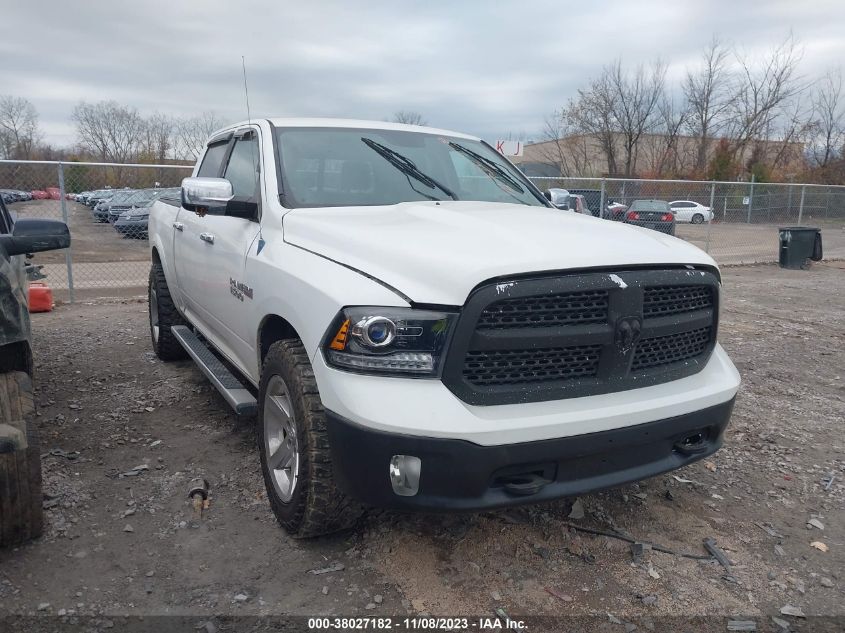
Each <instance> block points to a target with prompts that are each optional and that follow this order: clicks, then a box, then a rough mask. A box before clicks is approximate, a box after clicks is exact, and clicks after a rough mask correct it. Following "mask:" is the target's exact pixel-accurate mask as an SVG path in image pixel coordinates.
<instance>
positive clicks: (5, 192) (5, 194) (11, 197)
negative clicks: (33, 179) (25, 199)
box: [0, 189, 18, 204]
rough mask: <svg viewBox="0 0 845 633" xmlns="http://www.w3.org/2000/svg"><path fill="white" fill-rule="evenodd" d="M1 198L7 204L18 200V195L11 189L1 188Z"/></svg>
mask: <svg viewBox="0 0 845 633" xmlns="http://www.w3.org/2000/svg"><path fill="white" fill-rule="evenodd" d="M0 200H2V201H3V202H4V203H5V204H12V203H13V202H17V201H18V197H17V196H16V195H15V194H14V193H12V191H11V189H0Z"/></svg>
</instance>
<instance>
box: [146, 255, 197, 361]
mask: <svg viewBox="0 0 845 633" xmlns="http://www.w3.org/2000/svg"><path fill="white" fill-rule="evenodd" d="M148 299H149V314H150V339H151V340H152V343H153V351H154V352H155V353H156V356H158V357H159V358H160V359H161V360H182V359H184V358H187V357H188V354H187V353H186V352H185V348H183V347H182V346H181V345H180V344H179V341H177V340H176V337H174V336H173V333H172V332H171V331H170V328H171V327H172V326H174V325H185V324H186V323H185V320H184V319H183V318H182V315H181V314H179V311H178V310H177V309H176V305H175V304H174V303H173V298H172V297H171V296H170V289H169V288H168V287H167V279H165V277H164V269H163V268H162V267H161V264H160V263H159V262H153V265H152V267H151V268H150V283H149V294H148Z"/></svg>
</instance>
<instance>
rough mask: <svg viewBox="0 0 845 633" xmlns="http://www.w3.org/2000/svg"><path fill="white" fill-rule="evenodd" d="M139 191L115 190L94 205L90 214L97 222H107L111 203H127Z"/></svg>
mask: <svg viewBox="0 0 845 633" xmlns="http://www.w3.org/2000/svg"><path fill="white" fill-rule="evenodd" d="M139 193H140V192H139V191H138V190H137V189H121V190H120V191H115V193H114V195H112V196H111V197H110V198H106V199H105V200H102V201H100V202H98V203H97V204H95V205H94V208H93V210H92V211H91V216H92V217H93V218H94V220H95V221H97V222H108V221H109V210H110V209H111V207H112V205H124V204H129V203H130V202H131V201H132V198H134V197H135V196H137V195H138V194H139Z"/></svg>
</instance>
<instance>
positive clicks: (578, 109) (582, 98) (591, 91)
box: [563, 72, 619, 176]
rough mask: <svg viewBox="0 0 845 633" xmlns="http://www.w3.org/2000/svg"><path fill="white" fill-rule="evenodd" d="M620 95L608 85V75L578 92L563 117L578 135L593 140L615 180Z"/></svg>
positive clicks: (605, 74) (616, 172)
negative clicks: (616, 117) (615, 110)
mask: <svg viewBox="0 0 845 633" xmlns="http://www.w3.org/2000/svg"><path fill="white" fill-rule="evenodd" d="M615 98H616V95H615V93H614V91H613V89H612V87H611V85H610V82H609V81H608V77H607V72H605V73H603V74H602V76H601V77H599V78H598V79H596V80H594V81H593V82H592V83H591V84H590V86H589V88H587V89H586V90H579V91H578V98H577V99H574V100H570V102H569V105H567V107H566V108H565V109H564V111H563V117H564V118H565V121H566V123H567V125H568V126H569V128H570V129H571V130H573V132H574V133H575V134H583V135H586V136H588V137H590V138H592V139H593V141H594V143H595V144H596V145H597V146H598V147H599V149H600V151H601V152H602V153H603V154H604V157H605V160H606V161H607V173H608V174H610V175H611V176H614V175H616V174H618V173H619V171H618V168H617V164H618V161H617V153H616V134H617V131H618V127H617V125H616V121H615V117H614V108H615Z"/></svg>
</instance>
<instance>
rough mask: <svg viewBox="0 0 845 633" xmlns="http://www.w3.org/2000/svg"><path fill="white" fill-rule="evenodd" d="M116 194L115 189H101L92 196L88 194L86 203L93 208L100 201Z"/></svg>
mask: <svg viewBox="0 0 845 633" xmlns="http://www.w3.org/2000/svg"><path fill="white" fill-rule="evenodd" d="M114 194H115V190H114V189H100V190H99V191H95V192H94V193H92V194H91V195H90V196H88V201H87V202H86V204H87V205H88V206H89V207H91V208H92V209H93V208H94V207H95V206H96V205H97V203H98V202H102V201H103V200H108V199H110V198H111V197H112V196H113V195H114Z"/></svg>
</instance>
